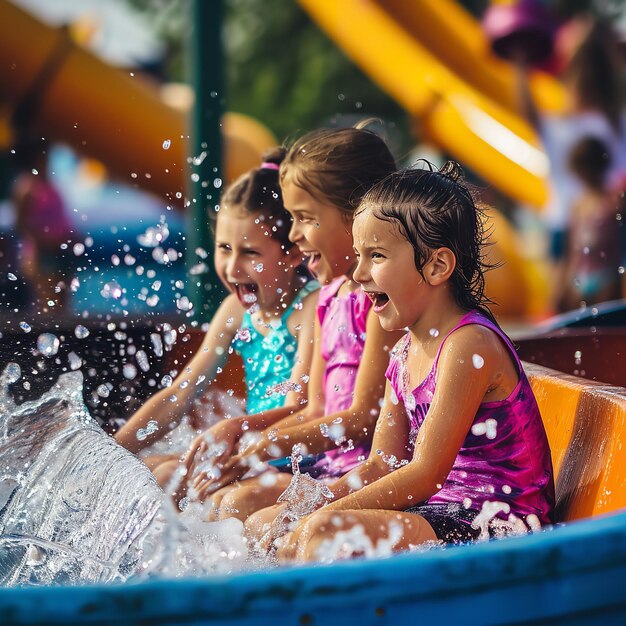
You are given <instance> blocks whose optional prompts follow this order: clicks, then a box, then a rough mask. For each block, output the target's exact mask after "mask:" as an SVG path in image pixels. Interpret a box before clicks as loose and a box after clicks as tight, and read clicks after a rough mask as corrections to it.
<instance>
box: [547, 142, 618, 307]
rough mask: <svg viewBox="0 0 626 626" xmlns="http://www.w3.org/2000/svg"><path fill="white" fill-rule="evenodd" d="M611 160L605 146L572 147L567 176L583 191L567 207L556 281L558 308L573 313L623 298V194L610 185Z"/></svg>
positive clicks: (587, 143)
mask: <svg viewBox="0 0 626 626" xmlns="http://www.w3.org/2000/svg"><path fill="white" fill-rule="evenodd" d="M611 165H612V159H611V155H610V153H609V150H608V147H607V146H606V144H604V143H603V142H602V141H600V140H599V139H596V138H595V137H584V138H583V139H581V140H580V141H579V142H578V143H577V144H575V146H574V147H573V148H572V150H571V152H570V154H569V158H568V167H569V171H570V172H571V173H572V174H573V175H574V176H575V177H576V179H577V182H578V183H579V184H580V186H581V188H582V190H581V192H580V193H579V195H577V196H576V198H575V199H574V201H573V202H572V205H571V215H570V220H569V226H568V230H567V236H566V238H565V249H564V255H563V265H562V267H563V275H562V280H558V281H557V283H556V284H557V293H556V298H555V300H556V307H557V309H558V310H559V311H567V310H570V309H574V308H576V307H578V306H580V305H581V303H585V304H587V305H590V304H596V303H598V302H603V301H605V300H615V299H617V298H619V297H620V296H621V293H622V290H621V274H620V270H619V267H620V263H621V261H622V256H623V245H622V241H623V235H622V228H623V227H622V221H621V216H622V214H621V212H620V211H623V209H624V208H626V207H624V198H623V189H619V187H618V188H615V187H613V186H611V185H610V184H609V181H608V172H609V171H610V170H611Z"/></svg>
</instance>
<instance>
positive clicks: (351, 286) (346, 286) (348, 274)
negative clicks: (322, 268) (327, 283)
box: [332, 259, 360, 294]
mask: <svg viewBox="0 0 626 626" xmlns="http://www.w3.org/2000/svg"><path fill="white" fill-rule="evenodd" d="M356 265H357V263H356V260H355V259H351V261H350V264H349V265H348V266H347V268H345V271H344V272H340V273H337V274H336V275H335V276H333V278H332V280H337V279H338V278H341V277H343V276H345V278H346V282H345V283H343V285H341V287H340V289H339V293H340V294H343V293H348V292H349V291H356V290H357V289H359V288H360V285H359V283H357V282H356V281H355V280H354V279H353V278H352V275H353V274H354V270H355V269H356Z"/></svg>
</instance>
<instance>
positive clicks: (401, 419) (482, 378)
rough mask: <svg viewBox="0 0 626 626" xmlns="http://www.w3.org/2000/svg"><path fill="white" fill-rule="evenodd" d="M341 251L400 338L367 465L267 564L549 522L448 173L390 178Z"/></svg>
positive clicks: (478, 238)
mask: <svg viewBox="0 0 626 626" xmlns="http://www.w3.org/2000/svg"><path fill="white" fill-rule="evenodd" d="M353 239H354V247H355V251H356V253H357V257H358V265H357V268H356V270H355V271H354V279H355V280H356V281H358V282H359V283H360V284H361V288H362V289H363V291H364V292H365V293H366V294H367V296H368V297H369V298H370V300H371V302H372V305H373V311H374V312H375V313H376V315H377V316H378V319H379V321H380V324H381V326H382V327H383V328H384V329H385V330H398V329H405V330H406V334H405V335H404V336H403V338H402V339H401V340H400V341H399V342H398V343H397V344H396V346H395V348H394V349H393V351H392V353H391V359H390V364H389V367H388V369H387V372H386V378H387V387H386V392H385V398H384V401H383V404H382V407H381V411H380V415H379V418H378V423H377V425H376V431H375V434H374V441H373V443H372V452H371V454H370V455H369V458H368V459H367V461H366V462H365V463H364V464H362V465H361V466H359V467H358V468H356V469H354V470H353V471H352V472H350V473H349V474H347V475H346V476H344V477H343V478H342V479H340V480H339V481H337V482H336V483H334V484H333V485H331V490H332V492H333V495H334V499H333V501H332V502H331V503H330V504H327V505H326V506H324V507H323V508H321V509H320V510H318V511H316V512H314V513H313V514H311V515H310V516H308V517H306V518H304V519H303V520H301V521H300V523H299V524H298V525H297V526H296V527H295V529H293V530H292V532H291V533H290V534H288V535H285V536H284V537H283V538H282V539H280V540H279V542H278V543H279V546H278V556H279V558H282V559H293V558H295V559H297V560H310V559H316V558H320V557H326V558H337V556H338V555H337V554H329V549H330V547H331V546H337V545H339V544H341V546H342V548H341V551H340V555H339V556H351V555H353V554H354V553H355V551H354V550H352V549H351V548H350V547H349V546H348V547H346V546H347V542H345V541H344V542H341V541H339V539H340V538H341V537H342V536H351V535H354V533H360V535H359V536H360V537H361V538H362V534H363V533H365V535H366V540H367V541H369V542H371V543H370V544H368V545H371V546H372V549H373V548H374V547H375V546H376V545H377V543H378V542H380V541H385V542H387V544H389V545H390V546H392V548H393V549H394V550H405V549H408V548H410V547H411V546H415V545H417V544H421V543H425V542H428V541H439V542H443V543H463V542H467V541H472V540H475V539H479V538H488V537H491V536H497V535H499V534H508V533H511V532H514V533H517V532H520V531H522V532H523V531H526V530H528V529H531V530H535V529H538V528H540V527H541V526H542V525H544V524H549V523H551V522H552V521H553V507H554V482H553V472H552V463H551V459H550V450H549V447H548V441H547V438H546V434H545V431H544V428H543V424H542V421H541V416H540V414H539V409H538V407H537V403H536V401H535V397H534V395H533V392H532V390H531V388H530V385H529V383H528V380H527V378H526V375H525V374H524V370H523V368H522V364H521V362H520V360H519V358H518V357H517V354H516V353H515V350H514V348H513V345H512V344H511V341H510V340H509V338H508V337H507V336H506V335H505V334H504V333H503V331H502V330H501V329H500V327H499V326H498V325H497V324H496V323H495V321H494V319H493V316H492V315H491V313H490V312H489V309H488V307H487V300H486V298H485V296H484V291H483V287H484V281H483V272H484V269H485V266H484V264H483V260H482V246H483V239H484V231H483V220H482V219H481V215H480V211H479V209H478V208H477V206H476V203H475V201H474V199H473V197H472V194H471V193H470V191H469V189H468V188H467V186H466V185H464V184H463V182H462V180H461V170H460V168H459V166H458V165H457V164H456V163H452V162H449V163H446V164H445V165H444V166H443V167H442V168H441V169H440V170H438V171H435V170H433V169H432V166H431V168H430V169H408V170H403V171H400V172H396V173H394V174H392V175H391V176H389V177H387V178H386V179H384V180H383V181H382V182H380V183H379V184H377V185H375V186H374V187H373V188H372V189H371V190H370V191H369V192H368V193H367V194H366V195H365V197H364V198H363V200H362V201H361V204H360V207H359V209H358V211H357V214H356V217H355V221H354V225H353ZM342 533H343V535H342ZM346 533H348V535H346ZM359 543H360V547H359V548H358V552H359V554H362V553H363V541H360V542H359Z"/></svg>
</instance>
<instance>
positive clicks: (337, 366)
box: [315, 276, 372, 477]
mask: <svg viewBox="0 0 626 626" xmlns="http://www.w3.org/2000/svg"><path fill="white" fill-rule="evenodd" d="M345 281H346V277H345V276H341V277H339V278H336V279H335V280H333V281H332V282H331V283H330V284H328V285H326V286H325V287H322V289H321V290H320V296H319V300H318V304H317V316H318V319H319V321H320V325H321V331H322V332H321V343H322V345H321V349H322V356H323V357H324V360H325V361H326V369H325V370H324V382H323V384H324V394H325V406H324V415H332V414H333V413H337V412H338V411H344V410H345V409H347V408H349V407H350V405H351V404H352V397H353V395H354V385H355V383H356V376H357V372H358V370H359V364H360V362H361V357H362V356H363V346H364V345H365V328H366V325H367V314H368V312H369V310H370V309H371V307H372V301H371V300H370V299H369V298H368V297H367V296H366V295H365V293H364V292H363V291H362V290H361V289H359V290H358V291H352V292H350V293H348V294H346V295H343V296H338V295H337V292H338V291H339V289H340V288H341V286H342V285H343V283H344V282H345ZM368 453H369V448H367V447H362V446H357V447H355V446H354V444H352V442H351V441H347V442H344V443H343V444H342V446H341V447H339V448H337V449H335V450H331V451H330V452H327V453H326V454H325V455H324V458H323V459H322V460H321V461H318V462H317V463H316V465H315V468H316V472H315V473H316V474H318V475H320V476H322V477H338V476H343V475H344V474H345V473H347V472H349V471H350V470H351V469H353V468H355V467H356V466H357V465H358V464H359V463H361V461H364V460H365V459H366V458H367V455H368Z"/></svg>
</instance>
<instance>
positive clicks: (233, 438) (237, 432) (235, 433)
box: [207, 418, 244, 466]
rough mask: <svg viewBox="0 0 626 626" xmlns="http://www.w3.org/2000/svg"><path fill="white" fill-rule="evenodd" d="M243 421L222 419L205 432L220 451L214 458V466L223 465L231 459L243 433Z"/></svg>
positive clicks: (239, 419)
mask: <svg viewBox="0 0 626 626" xmlns="http://www.w3.org/2000/svg"><path fill="white" fill-rule="evenodd" d="M243 421H244V420H242V419H241V418H236V419H224V420H221V421H220V422H218V423H217V424H215V426H212V427H211V428H210V429H209V430H208V431H207V434H208V435H210V436H211V437H212V438H213V441H214V443H215V444H216V445H217V446H219V449H220V450H221V452H220V453H219V454H218V455H217V456H216V457H215V464H216V465H218V466H220V465H224V464H225V463H227V462H228V460H229V459H230V458H231V456H232V454H233V450H234V449H235V445H236V444H237V442H238V441H239V439H240V438H241V435H242V433H243V431H242V425H243Z"/></svg>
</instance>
